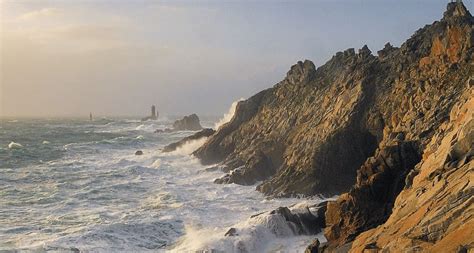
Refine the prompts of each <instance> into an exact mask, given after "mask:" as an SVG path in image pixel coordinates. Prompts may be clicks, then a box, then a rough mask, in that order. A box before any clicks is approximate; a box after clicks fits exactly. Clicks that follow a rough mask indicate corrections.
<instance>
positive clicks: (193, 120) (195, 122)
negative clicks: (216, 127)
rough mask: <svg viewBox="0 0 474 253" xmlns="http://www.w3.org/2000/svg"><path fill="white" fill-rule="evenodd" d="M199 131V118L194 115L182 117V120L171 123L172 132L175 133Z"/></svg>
mask: <svg viewBox="0 0 474 253" xmlns="http://www.w3.org/2000/svg"><path fill="white" fill-rule="evenodd" d="M201 129H202V126H201V123H200V122H199V117H198V116H197V115H196V114H191V115H189V116H184V117H183V118H182V119H180V120H176V121H175V122H174V123H173V130H175V131H186V130H189V131H197V130H201Z"/></svg>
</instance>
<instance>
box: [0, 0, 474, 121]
mask: <svg viewBox="0 0 474 253" xmlns="http://www.w3.org/2000/svg"><path fill="white" fill-rule="evenodd" d="M473 1H474V0H465V1H464V3H465V5H466V7H467V8H468V9H469V10H470V11H471V12H472V10H473V9H474V8H473V7H474V6H473ZM447 2H449V1H448V0H422V1H421V0H401V1H395V0H387V1H382V0H377V1H376V0H373V1H364V0H347V1H342V0H332V1H331V0H314V1H298V0H296V1H270V0H262V1H249V0H245V1H199V0H195V1H145V0H135V1H134V0H113V1H112V0H61V1H60V0H29V1H24V0H0V22H1V25H0V117H54V116H57V117H62V116H75V117H88V115H89V112H92V113H93V114H94V115H102V116H128V115H129V116H145V115H147V114H148V113H149V110H150V106H151V105H152V104H154V105H156V107H157V109H158V110H159V112H160V114H162V115H185V114H191V113H197V114H198V115H222V114H223V113H224V112H226V111H227V109H228V108H229V106H230V105H231V104H232V102H233V101H235V100H237V99H239V98H248V97H249V96H251V95H252V94H254V93H256V92H258V91H260V90H262V89H266V88H269V87H271V86H273V85H274V84H276V83H277V82H279V81H280V80H282V79H283V78H284V77H285V75H286V72H287V71H288V70H289V68H290V66H291V65H293V64H295V63H296V62H297V61H299V60H304V59H309V60H312V61H313V62H314V63H315V64H316V66H319V65H322V64H324V62H326V61H327V60H329V59H330V58H331V57H332V56H333V55H334V54H335V53H336V52H338V51H342V50H345V49H347V48H355V49H356V50H357V49H359V48H361V47H362V46H363V45H365V44H367V45H368V46H369V48H370V49H371V50H372V51H373V52H374V53H376V51H378V50H380V49H381V48H383V46H384V44H385V43H387V42H391V43H392V44H393V45H395V46H400V44H401V43H403V42H404V41H405V40H406V39H408V38H409V37H410V36H411V35H412V34H413V33H414V32H415V31H416V30H417V29H419V28H421V27H423V26H424V25H426V24H431V23H432V22H433V21H435V20H439V19H440V18H441V17H442V14H443V12H444V11H445V8H446V4H447Z"/></svg>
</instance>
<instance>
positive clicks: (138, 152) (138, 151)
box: [135, 150, 143, 155]
mask: <svg viewBox="0 0 474 253" xmlns="http://www.w3.org/2000/svg"><path fill="white" fill-rule="evenodd" d="M135 155H143V151H141V150H137V151H136V152H135Z"/></svg>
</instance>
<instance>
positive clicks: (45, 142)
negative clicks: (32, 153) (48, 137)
mask: <svg viewBox="0 0 474 253" xmlns="http://www.w3.org/2000/svg"><path fill="white" fill-rule="evenodd" d="M42 144H43V145H46V144H50V142H49V141H43V142H42Z"/></svg>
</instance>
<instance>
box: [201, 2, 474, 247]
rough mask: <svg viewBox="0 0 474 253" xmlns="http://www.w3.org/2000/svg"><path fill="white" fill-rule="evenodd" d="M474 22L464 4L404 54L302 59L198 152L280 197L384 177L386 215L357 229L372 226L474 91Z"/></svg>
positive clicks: (239, 179)
mask: <svg viewBox="0 0 474 253" xmlns="http://www.w3.org/2000/svg"><path fill="white" fill-rule="evenodd" d="M472 23H473V19H472V16H471V14H470V13H469V12H468V11H467V9H466V8H465V7H464V5H463V4H462V3H450V4H449V5H448V10H447V11H446V13H445V14H444V17H443V19H442V20H441V21H437V22H434V23H433V24H432V25H428V26H426V27H424V28H422V29H420V30H418V31H417V32H416V33H415V34H414V35H413V36H412V37H411V38H410V39H409V40H407V41H406V42H405V43H404V44H402V46H401V47H400V48H396V47H393V46H391V45H390V44H387V45H386V46H385V48H384V49H382V50H380V51H379V52H378V54H377V56H374V55H373V54H372V53H371V51H370V50H369V49H368V48H367V47H366V46H364V47H363V48H362V49H360V50H359V51H358V52H357V53H356V52H355V50H353V49H348V50H346V51H344V52H339V53H337V54H336V55H335V56H334V57H332V59H330V60H329V61H328V62H327V63H326V64H324V65H323V66H321V67H319V68H316V67H315V66H314V64H313V63H312V62H311V61H308V60H306V61H304V62H298V63H297V64H296V65H294V66H292V67H291V69H290V70H289V72H288V73H287V75H286V78H284V80H283V81H281V82H280V83H278V84H276V85H275V86H274V87H272V88H270V89H267V90H264V91H262V92H260V93H258V94H256V95H255V96H253V97H251V98H249V99H247V100H245V101H242V102H240V103H239V104H238V106H237V109H236V113H235V116H234V117H233V119H232V120H231V121H230V122H229V123H227V124H225V125H223V126H222V127H221V128H220V129H219V130H218V131H217V133H216V134H214V135H213V136H211V137H210V138H209V140H208V141H207V143H206V144H205V145H204V146H202V147H201V148H200V149H198V150H197V151H196V152H195V153H194V154H195V155H196V156H197V157H199V158H200V159H201V161H202V162H203V163H204V164H212V163H219V162H220V163H222V164H224V165H225V167H226V171H228V172H229V174H228V175H227V176H226V177H224V178H223V179H222V180H218V181H219V182H224V183H237V184H254V183H256V182H258V181H263V182H262V183H260V184H259V185H258V187H257V189H258V190H259V191H262V192H263V193H265V194H267V195H272V196H289V195H297V194H302V195H314V194H326V195H330V194H339V193H341V192H345V191H347V190H349V189H350V188H351V186H352V185H354V184H355V183H357V184H359V185H361V188H364V187H363V186H362V185H364V184H366V182H368V181H370V182H368V183H367V184H369V185H371V184H372V182H371V180H373V179H371V178H370V177H372V175H373V174H377V175H378V176H377V177H380V178H377V180H376V181H377V182H378V183H376V184H377V185H380V187H382V188H383V187H384V185H385V184H386V183H387V182H388V183H389V184H390V189H386V192H384V193H383V194H382V193H381V194H380V195H381V196H376V197H375V199H376V200H377V201H379V202H380V203H382V204H380V205H378V207H376V209H378V208H381V209H383V210H379V211H380V212H382V214H380V215H379V217H374V221H373V222H368V223H369V224H370V225H367V224H365V225H363V226H361V227H360V228H357V229H355V230H354V233H355V234H357V233H358V231H360V230H361V229H362V230H364V229H366V228H367V227H373V226H375V224H379V223H380V222H381V221H383V220H385V219H386V218H387V216H388V215H389V213H390V211H389V210H391V206H392V204H391V203H393V200H394V199H395V197H396V196H397V195H398V193H399V192H400V190H401V188H403V186H404V183H403V182H404V178H405V177H406V175H407V174H409V172H410V171H411V170H412V169H413V167H414V166H415V165H416V164H418V163H419V161H420V159H421V156H422V154H423V150H425V147H426V145H427V144H428V143H429V142H430V140H431V138H432V136H433V135H434V134H435V133H436V131H437V129H438V128H439V127H440V125H441V124H443V122H445V121H446V120H448V118H449V117H448V115H449V111H450V110H451V108H452V106H453V104H454V103H455V102H456V101H457V100H458V98H459V97H460V94H461V93H462V92H463V91H464V90H466V89H468V88H469V87H467V86H466V82H467V81H468V79H469V78H470V76H472V73H473V72H472V71H473V66H472V57H473V56H472V54H473V47H472V44H473V32H472ZM385 157H390V158H391V160H390V161H389V162H391V163H386V161H384V160H385ZM361 166H362V169H360V170H359V168H361ZM358 170H359V172H357V171H358ZM377 171H383V172H382V173H376V172H377ZM367 190H373V189H367ZM351 191H352V190H351ZM370 204H371V203H367V205H370ZM338 235H339V234H337V233H336V234H335V236H338ZM351 238H353V237H352V236H349V235H348V236H347V239H351Z"/></svg>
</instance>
